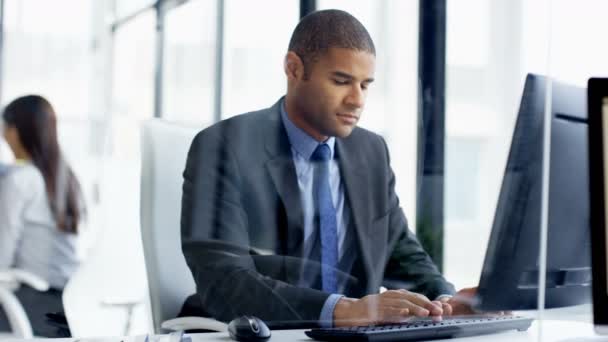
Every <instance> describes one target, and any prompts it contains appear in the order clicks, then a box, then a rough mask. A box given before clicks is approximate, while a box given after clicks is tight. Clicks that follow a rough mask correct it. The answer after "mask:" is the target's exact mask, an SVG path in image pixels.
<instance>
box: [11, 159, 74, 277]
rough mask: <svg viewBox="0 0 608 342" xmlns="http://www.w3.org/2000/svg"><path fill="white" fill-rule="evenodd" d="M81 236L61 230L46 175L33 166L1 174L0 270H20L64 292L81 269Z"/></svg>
mask: <svg viewBox="0 0 608 342" xmlns="http://www.w3.org/2000/svg"><path fill="white" fill-rule="evenodd" d="M76 250H77V235H76V234H69V233H65V232H63V231H61V230H59V229H58V227H57V224H56V222H55V219H54V217H53V215H52V213H51V208H50V205H49V201H48V198H47V194H46V187H45V183H44V178H43V177H42V173H40V171H39V170H38V169H37V168H36V167H35V166H34V165H33V164H31V163H22V164H18V165H11V166H9V167H8V169H6V170H3V171H2V172H1V173H0V269H3V268H18V269H22V270H26V271H29V272H31V273H33V274H35V275H37V276H39V277H42V278H43V279H45V280H46V281H47V282H48V283H49V284H50V286H51V287H53V288H56V289H63V287H64V286H65V284H66V282H67V281H68V279H69V278H70V277H71V276H72V274H73V273H74V272H75V271H76V268H77V267H78V263H79V262H78V258H77V252H76Z"/></svg>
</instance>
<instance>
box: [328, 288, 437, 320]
mask: <svg viewBox="0 0 608 342" xmlns="http://www.w3.org/2000/svg"><path fill="white" fill-rule="evenodd" d="M443 307H445V305H443V304H442V303H440V302H438V301H435V302H432V301H430V300H429V299H428V298H426V297H425V296H423V295H421V294H419V293H414V292H409V291H406V290H389V291H386V292H383V293H381V294H376V295H369V296H365V297H363V298H361V299H353V298H346V297H344V298H342V299H340V300H339V301H338V303H337V304H336V308H335V309H334V325H335V326H336V327H341V326H359V325H371V324H382V323H398V322H402V321H403V320H405V319H406V318H408V317H411V316H419V317H427V316H436V317H439V316H441V315H443V314H444V310H443Z"/></svg>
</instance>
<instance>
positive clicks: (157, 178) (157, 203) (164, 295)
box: [140, 119, 226, 333]
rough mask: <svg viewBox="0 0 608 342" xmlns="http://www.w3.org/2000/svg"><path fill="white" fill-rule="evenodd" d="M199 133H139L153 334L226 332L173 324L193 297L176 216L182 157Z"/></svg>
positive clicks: (213, 326) (159, 126)
mask: <svg viewBox="0 0 608 342" xmlns="http://www.w3.org/2000/svg"><path fill="white" fill-rule="evenodd" d="M199 130H200V129H199V128H195V127H185V126H180V125H177V124H172V123H167V122H165V121H162V120H159V119H153V120H149V121H146V122H145V123H144V125H143V132H142V169H141V197H140V198H141V207H140V210H141V234H142V240H143V246H144V257H145V260H146V270H147V274H148V284H149V287H150V304H151V307H152V320H153V324H154V331H155V332H156V333H161V332H162V330H161V328H162V329H167V330H189V329H207V330H215V331H225V330H226V324H224V323H222V322H219V321H216V320H214V319H210V318H203V317H182V318H174V317H176V316H177V314H178V313H179V310H180V308H181V306H182V304H183V303H184V300H185V299H186V298H187V297H188V296H189V295H191V294H193V293H194V292H195V284H194V279H193V278H192V273H191V272H190V269H189V268H188V266H187V265H186V261H185V259H184V256H183V254H182V250H181V239H180V216H181V197H182V183H183V176H182V173H183V171H184V168H185V165H186V157H187V154H188V150H189V148H190V144H191V143H192V139H193V138H194V136H195V135H196V133H197V132H198V131H199Z"/></svg>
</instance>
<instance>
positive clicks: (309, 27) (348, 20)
mask: <svg viewBox="0 0 608 342" xmlns="http://www.w3.org/2000/svg"><path fill="white" fill-rule="evenodd" d="M329 48H345V49H353V50H357V51H364V52H369V53H371V54H373V55H374V56H375V55H376V48H375V47H374V42H373V41H372V37H371V36H370V35H369V32H367V30H366V29H365V27H364V26H363V24H361V22H359V20H357V18H355V17H353V16H352V15H350V14H349V13H347V12H344V11H340V10H335V9H330V10H323V11H316V12H312V13H310V14H308V15H306V16H305V17H304V18H302V20H300V22H299V23H298V25H297V26H296V28H295V30H294V31H293V34H292V35H291V40H290V41H289V51H293V52H295V53H296V54H297V55H298V56H299V57H300V58H301V59H302V62H303V63H304V77H305V78H308V75H309V72H310V67H311V65H312V64H313V63H314V62H315V61H316V60H317V59H318V57H319V56H320V55H322V54H323V53H325V52H327V50H328V49H329Z"/></svg>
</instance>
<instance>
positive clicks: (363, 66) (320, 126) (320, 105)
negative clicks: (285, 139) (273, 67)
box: [293, 48, 376, 141]
mask: <svg viewBox="0 0 608 342" xmlns="http://www.w3.org/2000/svg"><path fill="white" fill-rule="evenodd" d="M375 64H376V58H375V56H374V55H373V54H371V53H369V52H364V51H357V50H352V49H343V48H330V49H329V50H328V51H327V52H326V53H325V54H322V55H320V56H319V57H318V59H317V61H315V62H312V63H311V64H310V65H309V70H307V71H308V76H309V77H308V79H304V78H303V77H299V78H298V79H297V80H296V81H295V82H294V87H293V91H294V95H295V96H294V101H295V105H296V108H295V109H296V112H295V113H293V114H294V116H296V118H293V119H295V121H296V122H297V123H299V124H300V126H304V127H301V128H303V129H304V130H305V131H306V132H307V133H308V134H310V135H311V136H312V137H313V138H315V139H317V140H320V141H321V140H324V139H326V138H327V137H332V136H334V137H340V138H345V137H347V136H349V135H350V133H351V132H352V131H353V129H354V128H355V125H356V124H357V122H358V121H359V118H360V117H361V113H362V112H363V107H364V106H365V99H366V97H367V90H368V87H369V85H370V84H371V83H372V82H373V80H374V72H375Z"/></svg>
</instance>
